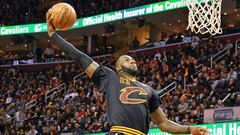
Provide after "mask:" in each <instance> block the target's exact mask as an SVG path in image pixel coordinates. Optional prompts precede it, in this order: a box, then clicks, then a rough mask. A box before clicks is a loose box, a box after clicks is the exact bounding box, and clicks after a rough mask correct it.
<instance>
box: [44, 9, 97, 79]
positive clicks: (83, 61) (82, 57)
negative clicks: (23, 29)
mask: <svg viewBox="0 0 240 135" xmlns="http://www.w3.org/2000/svg"><path fill="white" fill-rule="evenodd" d="M46 18H47V25H48V35H49V37H52V38H53V39H54V40H55V41H56V42H57V43H58V44H59V46H60V47H61V49H62V50H64V52H65V53H66V55H67V56H69V57H70V58H72V59H73V60H75V61H77V62H78V63H79V64H80V65H81V66H82V67H83V68H84V70H85V72H86V74H87V75H88V76H89V77H92V76H93V74H94V72H95V71H96V69H97V68H98V67H99V65H98V63H96V62H95V61H94V60H93V59H91V58H90V57H89V56H87V55H86V54H85V53H83V52H81V51H79V50H78V49H77V48H75V47H74V46H73V45H72V44H71V43H69V42H67V41H65V40H64V39H63V38H62V37H61V36H60V35H58V34H57V33H56V32H55V28H54V27H53V25H52V16H51V9H50V10H49V11H48V12H47V17H46Z"/></svg>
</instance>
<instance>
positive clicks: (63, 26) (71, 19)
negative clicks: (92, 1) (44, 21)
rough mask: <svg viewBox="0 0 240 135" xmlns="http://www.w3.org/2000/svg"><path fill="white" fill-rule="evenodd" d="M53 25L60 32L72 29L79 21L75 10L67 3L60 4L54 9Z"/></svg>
mask: <svg viewBox="0 0 240 135" xmlns="http://www.w3.org/2000/svg"><path fill="white" fill-rule="evenodd" d="M52 16H53V20H52V24H53V26H54V27H55V28H57V29H60V30H67V29H69V28H71V27H72V25H73V24H74V23H75V21H76V19H77V15H76V12H75V10H74V8H73V7H72V6H71V5H69V4H67V3H58V4H55V5H54V6H53V7H52Z"/></svg>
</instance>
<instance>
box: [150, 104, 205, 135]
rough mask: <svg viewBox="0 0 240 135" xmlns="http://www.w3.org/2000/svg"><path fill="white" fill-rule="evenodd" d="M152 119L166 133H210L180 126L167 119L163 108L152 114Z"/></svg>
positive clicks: (196, 128) (197, 128)
mask: <svg viewBox="0 0 240 135" xmlns="http://www.w3.org/2000/svg"><path fill="white" fill-rule="evenodd" d="M151 118H152V120H153V121H154V122H155V124H157V126H158V127H159V128H160V129H161V130H162V131H164V132H168V133H172V134H190V133H191V134H192V135H208V131H207V129H205V128H201V127H189V126H183V125H179V124H177V123H175V122H173V121H170V120H168V119H167V118H166V116H165V114H164V113H163V111H162V110H161V108H157V109H156V110H155V111H154V112H152V113H151Z"/></svg>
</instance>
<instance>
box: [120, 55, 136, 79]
mask: <svg viewBox="0 0 240 135" xmlns="http://www.w3.org/2000/svg"><path fill="white" fill-rule="evenodd" d="M116 70H117V72H118V73H125V74H127V75H131V76H136V75H137V72H138V68H137V64H136V61H135V60H134V59H133V58H132V57H131V56H128V55H122V56H121V57H119V58H118V60H117V62H116Z"/></svg>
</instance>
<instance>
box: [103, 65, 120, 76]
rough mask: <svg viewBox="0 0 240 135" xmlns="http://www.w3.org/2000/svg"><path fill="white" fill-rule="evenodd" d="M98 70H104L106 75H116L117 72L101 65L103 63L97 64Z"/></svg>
mask: <svg viewBox="0 0 240 135" xmlns="http://www.w3.org/2000/svg"><path fill="white" fill-rule="evenodd" d="M98 71H100V72H104V73H106V74H108V75H117V73H116V72H115V71H114V70H113V69H111V68H109V67H107V66H103V65H100V66H99V68H98Z"/></svg>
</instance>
